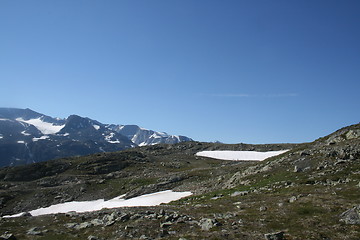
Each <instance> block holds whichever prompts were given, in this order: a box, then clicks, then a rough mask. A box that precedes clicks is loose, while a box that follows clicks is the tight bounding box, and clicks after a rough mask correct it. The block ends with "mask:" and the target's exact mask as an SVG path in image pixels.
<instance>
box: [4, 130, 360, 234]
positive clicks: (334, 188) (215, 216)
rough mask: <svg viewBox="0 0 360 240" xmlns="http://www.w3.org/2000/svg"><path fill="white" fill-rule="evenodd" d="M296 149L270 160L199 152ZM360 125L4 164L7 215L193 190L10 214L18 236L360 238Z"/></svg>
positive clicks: (8, 222) (7, 222)
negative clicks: (276, 137)
mask: <svg viewBox="0 0 360 240" xmlns="http://www.w3.org/2000/svg"><path fill="white" fill-rule="evenodd" d="M211 150H233V151H235V150H236V151H240V150H241V151H258V152H265V151H266V152H267V151H279V150H289V151H287V152H285V153H283V154H281V155H278V156H274V157H271V158H268V159H266V160H264V161H226V160H217V159H212V158H207V157H201V156H196V155H195V154H196V153H198V152H200V151H211ZM359 169H360V125H359V124H357V125H352V126H349V127H345V128H343V129H340V130H339V131H336V132H335V133H332V134H330V135H329V136H326V137H323V138H319V139H318V140H316V141H314V142H312V143H304V144H266V145H250V144H233V145H225V144H219V143H200V142H183V143H178V144H174V145H166V144H159V145H154V146H145V147H138V148H132V149H127V150H124V151H121V152H115V153H98V154H95V155H88V156H83V157H72V158H64V159H58V160H54V161H48V162H42V163H36V164H32V165H28V166H19V167H7V168H3V169H0V180H1V181H0V189H1V191H0V201H1V209H0V213H1V215H2V216H4V215H11V214H16V213H20V212H27V211H31V210H34V209H37V208H40V207H46V206H50V205H53V204H57V203H62V202H71V201H85V200H96V199H102V198H104V199H105V200H108V199H112V198H114V197H117V196H120V195H123V194H125V196H124V198H125V199H134V198H135V197H137V196H142V195H144V194H148V193H154V192H159V191H164V190H173V191H177V192H184V191H190V192H192V194H193V195H191V196H189V197H186V198H182V199H180V200H178V201H175V202H171V203H168V204H163V205H160V206H152V207H131V208H129V207H124V208H115V209H104V210H101V211H96V212H88V213H74V212H70V213H63V214H51V215H43V216H37V217H33V216H27V215H29V214H25V215H24V216H22V217H17V218H2V219H1V220H0V234H2V233H4V234H5V232H7V234H8V236H9V235H10V234H13V235H14V236H15V237H17V238H18V239H35V238H36V239H205V238H207V239H288V240H293V239H299V240H300V239H332V240H335V239H354V240H355V239H359V238H360V225H359V224H360V214H359V209H360V207H357V208H354V207H356V206H359V204H360V203H359V199H360V190H359V188H360V183H359V182H360V172H359Z"/></svg>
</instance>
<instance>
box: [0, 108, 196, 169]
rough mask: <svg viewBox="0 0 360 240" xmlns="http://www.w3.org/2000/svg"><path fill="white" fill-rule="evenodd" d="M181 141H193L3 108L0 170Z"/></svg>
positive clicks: (0, 126) (0, 133) (131, 126)
mask: <svg viewBox="0 0 360 240" xmlns="http://www.w3.org/2000/svg"><path fill="white" fill-rule="evenodd" d="M181 141H191V139H190V138H187V137H183V136H174V135H168V134H166V133H161V132H155V131H152V130H145V129H142V128H140V127H138V126H136V125H114V124H103V123H100V122H98V121H96V120H92V119H90V118H84V117H80V116H77V115H71V116H69V117H68V118H66V119H59V118H52V117H50V116H46V115H44V114H41V113H37V112H35V111H33V110H31V109H14V108H0V167H1V166H9V165H21V164H28V163H34V162H41V161H46V160H50V159H55V158H61V157H68V156H77V155H87V154H92V153H97V152H113V151H119V150H123V149H126V148H130V147H136V146H144V145H150V144H158V143H178V142H181Z"/></svg>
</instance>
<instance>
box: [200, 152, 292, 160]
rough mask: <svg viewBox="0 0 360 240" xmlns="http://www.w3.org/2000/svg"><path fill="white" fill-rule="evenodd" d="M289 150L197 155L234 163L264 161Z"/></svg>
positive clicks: (204, 153)
mask: <svg viewBox="0 0 360 240" xmlns="http://www.w3.org/2000/svg"><path fill="white" fill-rule="evenodd" d="M287 151H289V150H281V151H268V152H256V151H202V152H198V153H196V154H195V155H196V156H200V157H209V158H215V159H220V160H233V161H263V160H265V159H267V158H269V157H273V156H277V155H280V154H283V153H285V152H287Z"/></svg>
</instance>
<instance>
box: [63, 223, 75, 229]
mask: <svg viewBox="0 0 360 240" xmlns="http://www.w3.org/2000/svg"><path fill="white" fill-rule="evenodd" d="M76 225H78V224H77V223H66V224H64V226H65V227H67V228H74V227H75V226H76Z"/></svg>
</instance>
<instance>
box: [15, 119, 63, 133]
mask: <svg viewBox="0 0 360 240" xmlns="http://www.w3.org/2000/svg"><path fill="white" fill-rule="evenodd" d="M16 120H17V121H19V122H25V123H28V124H31V125H34V126H35V127H36V128H37V129H39V131H40V132H42V133H43V134H55V133H57V132H59V131H60V130H61V129H62V128H63V127H64V126H65V125H54V124H52V123H48V122H44V121H43V120H41V118H35V119H30V120H24V119H22V118H17V119H16Z"/></svg>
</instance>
